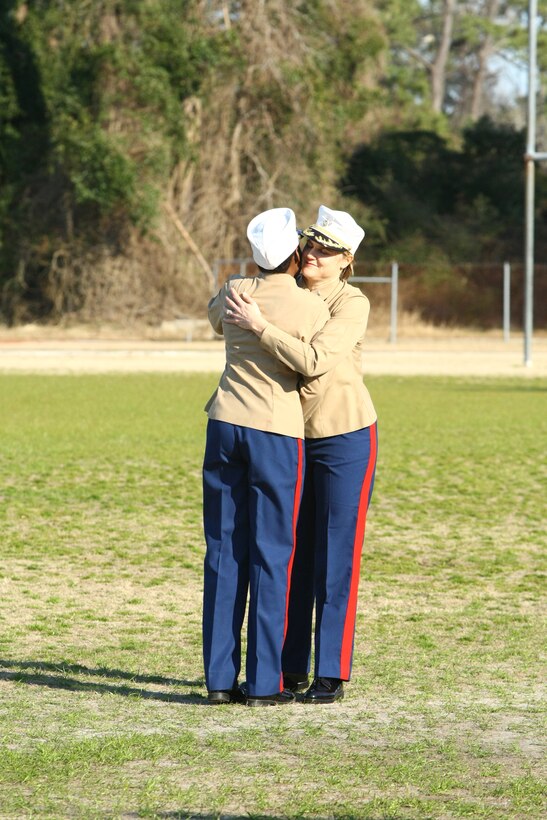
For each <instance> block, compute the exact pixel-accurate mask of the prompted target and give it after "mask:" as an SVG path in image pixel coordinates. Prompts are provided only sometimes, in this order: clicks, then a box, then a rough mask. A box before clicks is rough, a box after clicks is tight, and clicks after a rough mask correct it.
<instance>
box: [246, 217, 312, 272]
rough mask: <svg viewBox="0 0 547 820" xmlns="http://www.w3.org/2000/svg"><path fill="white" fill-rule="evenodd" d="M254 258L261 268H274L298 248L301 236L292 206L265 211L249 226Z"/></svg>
mask: <svg viewBox="0 0 547 820" xmlns="http://www.w3.org/2000/svg"><path fill="white" fill-rule="evenodd" d="M247 239H248V240H249V242H250V243H251V248H252V250H253V259H254V261H255V262H256V264H257V265H258V266H259V267H260V268H264V269H265V270H274V269H275V268H277V267H278V265H280V264H281V263H282V262H284V261H285V259H288V258H289V256H290V255H291V254H292V253H293V252H294V251H295V250H296V247H297V245H298V242H299V241H300V237H299V235H298V232H297V230H296V217H295V215H294V211H292V210H291V209H290V208H271V209H270V210H269V211H263V212H262V213H261V214H258V216H255V217H254V219H251V221H250V222H249V224H248V226H247Z"/></svg>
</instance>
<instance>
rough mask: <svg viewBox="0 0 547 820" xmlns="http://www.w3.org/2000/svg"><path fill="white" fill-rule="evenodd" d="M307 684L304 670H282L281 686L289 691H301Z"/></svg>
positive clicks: (308, 682) (307, 679)
mask: <svg viewBox="0 0 547 820" xmlns="http://www.w3.org/2000/svg"><path fill="white" fill-rule="evenodd" d="M309 685H310V680H309V678H308V676H307V674H306V672H283V686H284V687H285V689H288V690H289V692H303V691H304V689H307V688H308V686H309Z"/></svg>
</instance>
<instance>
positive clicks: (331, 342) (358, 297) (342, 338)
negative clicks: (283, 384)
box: [260, 279, 377, 438]
mask: <svg viewBox="0 0 547 820" xmlns="http://www.w3.org/2000/svg"><path fill="white" fill-rule="evenodd" d="M313 292H314V293H316V294H318V295H320V296H321V297H322V298H323V299H324V300H325V303H326V305H327V306H328V308H329V312H330V319H329V321H328V322H327V323H326V324H325V325H324V327H323V328H322V330H321V331H320V332H319V333H318V334H317V335H316V336H315V337H314V339H312V341H311V343H309V342H306V341H304V340H303V339H302V338H300V337H297V336H296V335H291V334H289V333H287V332H284V331H283V330H282V329H281V328H280V326H277V325H276V324H275V323H272V324H268V325H267V326H266V328H265V329H264V332H263V333H262V336H261V338H260V343H261V345H262V348H263V349H264V350H266V351H268V352H269V353H272V354H273V355H274V356H276V358H277V359H278V360H279V361H280V362H283V363H284V364H286V365H287V366H288V367H292V368H294V370H296V371H297V372H298V373H302V374H303V375H304V376H307V377H311V378H308V379H306V380H305V382H304V384H303V385H302V387H301V399H302V407H303V411H304V420H305V435H306V438H324V437H326V436H336V435H341V434H342V433H351V432H353V431H354V430H360V429H361V428H363V427H369V426H370V425H371V424H373V423H374V422H375V421H376V418H377V416H376V411H375V409H374V405H373V403H372V399H371V397H370V395H369V392H368V390H367V388H366V387H365V385H364V384H363V374H362V365H361V355H362V352H363V346H364V341H365V332H366V329H367V322H368V315H369V311H370V304H369V301H368V299H367V297H366V296H364V294H363V293H361V291H360V290H359V289H358V288H356V287H353V286H352V285H349V284H348V283H347V282H342V281H340V279H335V280H333V281H330V282H326V283H324V284H323V285H322V286H321V287H320V288H319V289H317V290H315V291H313ZM265 318H266V317H265ZM314 377H315V378H314ZM317 377H319V378H317Z"/></svg>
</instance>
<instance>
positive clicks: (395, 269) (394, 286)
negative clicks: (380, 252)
mask: <svg viewBox="0 0 547 820" xmlns="http://www.w3.org/2000/svg"><path fill="white" fill-rule="evenodd" d="M398 290H399V264H398V263H397V262H392V263H391V323H390V324H391V327H390V335H389V341H390V342H391V344H392V345H394V344H397V298H398Z"/></svg>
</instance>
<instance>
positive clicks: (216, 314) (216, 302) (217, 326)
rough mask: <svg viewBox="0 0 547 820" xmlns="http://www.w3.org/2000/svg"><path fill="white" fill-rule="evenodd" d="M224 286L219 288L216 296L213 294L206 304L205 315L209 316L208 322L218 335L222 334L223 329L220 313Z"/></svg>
mask: <svg viewBox="0 0 547 820" xmlns="http://www.w3.org/2000/svg"><path fill="white" fill-rule="evenodd" d="M224 290H225V289H224V288H221V289H220V290H219V292H218V293H217V295H216V296H213V298H212V299H211V301H210V302H209V304H208V305H207V315H208V316H209V322H210V323H211V327H212V328H213V330H214V331H215V333H218V334H219V335H220V336H222V335H224V331H223V329H222V313H223V308H224V298H223V294H224Z"/></svg>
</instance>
